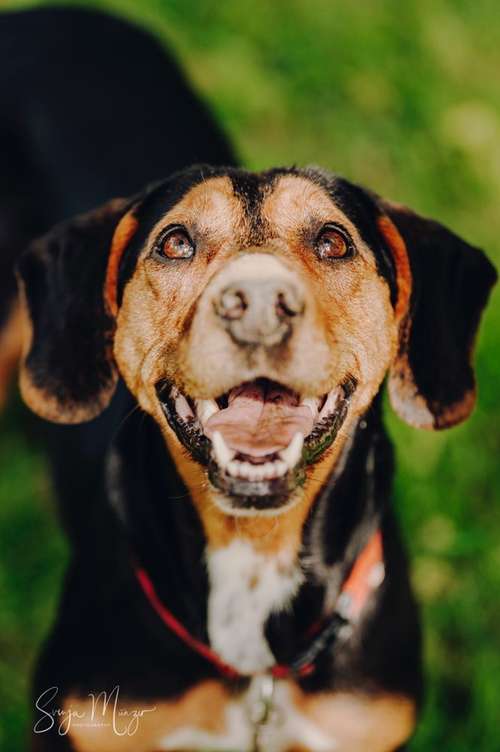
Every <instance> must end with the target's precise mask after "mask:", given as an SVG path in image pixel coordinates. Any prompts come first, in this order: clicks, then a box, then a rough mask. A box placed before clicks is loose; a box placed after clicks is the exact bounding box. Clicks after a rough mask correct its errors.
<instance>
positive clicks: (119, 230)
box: [104, 212, 139, 316]
mask: <svg viewBox="0 0 500 752" xmlns="http://www.w3.org/2000/svg"><path fill="white" fill-rule="evenodd" d="M138 226H139V222H138V221H137V218H136V217H134V215H133V214H132V212H127V214H125V216H123V217H122V218H121V220H120V221H119V222H118V225H117V227H116V230H115V232H114V235H113V240H112V241H111V250H110V252H109V260H108V268H107V270H106V281H105V283H104V300H105V301H106V305H107V307H108V310H109V312H110V313H111V315H112V316H116V314H117V313H118V303H117V300H116V295H117V286H118V273H119V270H120V261H121V259H122V256H123V253H124V251H125V249H126V247H127V245H128V244H129V242H130V240H131V239H132V238H133V236H134V235H135V233H136V231H137V228H138Z"/></svg>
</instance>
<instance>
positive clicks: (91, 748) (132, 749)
mask: <svg viewBox="0 0 500 752" xmlns="http://www.w3.org/2000/svg"><path fill="white" fill-rule="evenodd" d="M97 695H98V690H96V696H97ZM229 699H230V695H229V692H228V691H227V690H226V689H225V688H224V687H223V686H222V684H221V683H220V682H217V681H205V682H202V683H201V684H199V685H197V686H196V687H193V688H192V689H190V690H188V691H187V692H186V693H185V694H183V695H182V696H181V698H180V699H178V700H174V701H172V702H164V701H159V702H157V701H154V700H151V701H148V702H144V700H141V701H134V700H133V699H122V698H121V697H119V701H118V707H119V708H120V709H123V710H127V709H128V710H129V712H133V711H134V710H139V711H140V710H146V709H149V708H156V709H155V710H153V711H152V712H145V713H144V715H143V716H142V718H140V719H139V722H138V726H137V731H136V732H135V733H133V734H131V735H128V734H120V735H119V734H116V733H115V732H114V729H113V712H112V711H113V701H111V702H110V703H109V705H108V706H107V707H106V708H105V707H104V704H103V702H102V701H101V702H100V703H99V702H98V700H97V697H96V701H95V705H94V706H93V704H92V699H91V698H90V699H89V698H88V697H85V698H79V697H76V696H70V697H68V698H67V699H66V700H65V702H64V710H65V711H66V713H69V712H72V713H74V714H75V715H74V718H75V720H74V721H72V724H71V730H70V739H71V742H72V745H73V748H74V749H75V752H154V750H155V749H161V747H160V743H161V740H162V739H163V738H164V737H165V735H167V734H169V733H172V732H173V731H175V730H176V729H177V728H180V727H182V726H190V727H196V728H199V729H203V730H204V731H207V732H210V733H221V732H223V731H224V708H225V705H226V703H227V702H228V700H229ZM93 708H94V712H92V711H93ZM76 713H79V714H83V718H79V719H78V718H77V716H76ZM129 719H130V716H128V717H127V716H118V717H117V719H116V727H117V728H118V730H119V731H123V730H124V728H125V727H126V725H127V722H128V721H129ZM94 721H95V723H94ZM99 723H101V724H103V725H99ZM78 724H82V725H78ZM84 724H87V725H84ZM104 724H105V725H104Z"/></svg>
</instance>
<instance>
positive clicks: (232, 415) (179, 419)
mask: <svg viewBox="0 0 500 752" xmlns="http://www.w3.org/2000/svg"><path fill="white" fill-rule="evenodd" d="M355 389H356V381H355V379H353V378H352V377H351V376H347V377H346V378H345V379H343V380H342V381H341V382H340V383H339V384H338V385H337V386H335V387H334V388H332V389H331V390H330V391H329V392H328V393H327V394H323V395H321V396H319V397H307V398H301V396H300V395H299V394H297V393H296V392H294V391H293V390H292V389H290V388H289V387H288V386H286V385H283V384H277V383H276V382H272V381H269V380H268V379H266V378H259V379H256V380H255V381H252V382H245V383H243V384H239V385H236V386H235V387H234V388H232V389H230V390H229V391H228V392H226V393H225V394H222V395H220V396H218V397H217V398H216V399H210V400H206V399H197V398H196V397H192V396H190V395H186V394H183V393H182V392H181V391H180V390H179V389H178V388H177V387H176V385H175V384H173V383H172V382H167V381H161V382H159V383H158V384H157V385H156V393H157V396H158V400H159V402H160V405H161V407H162V411H163V414H164V416H165V418H166V420H167V422H168V424H169V426H170V428H171V429H172V430H173V431H174V432H175V434H176V436H177V438H178V440H179V441H180V442H181V444H182V445H183V446H184V447H185V449H187V450H188V451H189V453H190V455H191V456H192V458H193V459H194V460H195V461H197V462H199V463H200V464H202V465H204V466H205V467H206V468H207V470H208V477H209V480H210V483H211V484H212V486H213V488H214V494H213V498H214V501H215V503H216V504H217V506H218V507H219V508H220V509H221V510H222V511H223V512H225V513H227V514H231V515H239V516H251V515H257V514H261V515H268V516H271V515H277V514H280V513H282V512H284V511H285V510H287V509H289V508H290V507H291V506H293V505H294V504H296V503H297V502H298V501H299V500H300V498H301V487H302V486H303V484H304V482H305V479H306V468H307V466H308V465H312V464H314V463H315V462H317V461H318V460H320V459H321V457H322V456H323V455H324V453H325V452H326V451H327V449H328V448H329V447H331V446H332V444H333V443H334V442H335V440H336V438H337V436H338V433H339V430H340V428H341V427H342V425H343V423H344V421H345V419H346V416H347V413H348V410H349V404H350V400H351V397H352V395H353V393H354V391H355Z"/></svg>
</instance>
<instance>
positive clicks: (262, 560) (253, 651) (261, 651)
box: [207, 540, 303, 674]
mask: <svg viewBox="0 0 500 752" xmlns="http://www.w3.org/2000/svg"><path fill="white" fill-rule="evenodd" d="M207 567H208V575H209V584H210V591H209V598H208V635H209V639H210V643H211V646H212V648H213V649H214V650H215V651H216V652H217V653H218V654H219V656H220V657H221V658H222V660H223V661H224V662H226V663H228V664H229V665H231V666H233V667H234V668H236V669H237V670H238V671H239V672H240V673H242V674H255V673H258V672H261V671H265V670H266V669H268V668H270V666H272V665H273V664H274V662H275V660H274V657H273V655H272V653H271V650H270V648H269V645H268V643H267V640H266V638H265V635H264V630H265V626H266V622H267V620H268V618H269V616H270V615H271V613H273V612H275V611H278V610H281V609H283V608H286V606H287V605H288V604H289V602H290V601H291V599H292V598H293V596H294V595H295V593H296V592H297V590H298V588H299V586H300V584H301V582H302V579H303V577H302V573H301V571H300V569H299V568H298V566H297V565H296V564H295V562H294V559H293V556H291V555H290V554H289V553H288V552H286V551H284V552H279V553H277V554H274V555H268V554H262V553H260V552H257V551H256V550H255V549H254V548H253V546H252V545H250V544H249V543H247V542H245V541H243V540H234V541H233V542H232V543H231V544H230V545H228V546H227V547H225V548H219V549H217V550H215V551H209V552H208V553H207Z"/></svg>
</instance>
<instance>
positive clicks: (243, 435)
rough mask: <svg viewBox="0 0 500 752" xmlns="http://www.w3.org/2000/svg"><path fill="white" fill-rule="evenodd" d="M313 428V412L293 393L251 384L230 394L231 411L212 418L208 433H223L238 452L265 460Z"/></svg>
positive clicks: (209, 434) (206, 430)
mask: <svg viewBox="0 0 500 752" xmlns="http://www.w3.org/2000/svg"><path fill="white" fill-rule="evenodd" d="M313 424H314V421H313V416H312V413H311V411H310V409H309V408H308V407H307V406H305V405H302V406H301V405H299V404H298V399H297V396H296V395H294V394H293V392H290V391H288V390H286V389H284V388H279V387H278V386H276V387H274V386H272V385H271V386H269V385H265V384H261V383H260V382H250V383H249V384H243V385H242V386H239V387H236V388H235V389H233V390H232V391H231V392H230V394H229V399H228V407H226V408H225V409H224V410H219V412H218V413H216V414H215V415H212V417H211V418H209V420H208V421H207V423H206V424H205V426H204V430H205V433H206V435H207V436H208V437H209V438H211V437H212V435H213V433H214V431H220V433H221V434H222V436H223V437H224V440H225V442H226V444H227V445H228V446H229V447H230V448H231V449H233V450H234V451H235V452H242V453H243V454H250V455H253V456H254V457H262V456H263V455H265V454H270V453H271V452H277V451H278V450H279V449H284V448H285V447H287V446H288V444H289V443H290V441H291V440H292V438H293V436H294V434H296V433H297V431H300V432H301V433H302V434H303V435H304V436H307V435H308V434H309V433H310V432H311V431H312V428H313Z"/></svg>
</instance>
